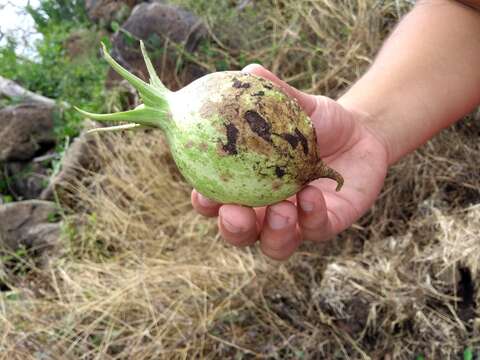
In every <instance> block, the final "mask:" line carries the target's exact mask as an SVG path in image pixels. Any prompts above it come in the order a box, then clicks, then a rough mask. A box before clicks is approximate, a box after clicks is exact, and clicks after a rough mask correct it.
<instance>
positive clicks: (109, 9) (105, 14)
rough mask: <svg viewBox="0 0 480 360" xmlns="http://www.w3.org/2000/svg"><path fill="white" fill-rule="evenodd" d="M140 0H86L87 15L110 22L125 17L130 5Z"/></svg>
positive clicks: (99, 20) (96, 20) (96, 19)
mask: <svg viewBox="0 0 480 360" xmlns="http://www.w3.org/2000/svg"><path fill="white" fill-rule="evenodd" d="M141 1H142V0H86V1H85V8H86V10H87V14H88V17H89V18H90V19H91V20H93V21H95V22H104V23H110V22H111V21H113V20H116V21H119V20H120V21H121V20H122V19H125V18H126V17H127V16H128V14H129V13H130V10H131V9H132V7H134V6H135V5H136V4H138V3H139V2H141Z"/></svg>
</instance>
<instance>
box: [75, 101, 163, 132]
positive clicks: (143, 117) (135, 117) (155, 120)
mask: <svg viewBox="0 0 480 360" xmlns="http://www.w3.org/2000/svg"><path fill="white" fill-rule="evenodd" d="M75 110H77V111H78V112H79V113H81V114H82V115H84V116H86V117H88V118H90V119H93V120H96V121H100V122H112V121H113V122H117V121H124V122H128V123H133V124H136V125H142V126H145V127H156V128H162V129H163V128H164V126H165V125H166V124H165V119H166V118H167V115H168V113H167V111H162V110H156V109H152V108H149V107H144V106H139V107H137V108H135V109H134V110H129V111H122V112H117V113H114V114H94V113H90V112H88V111H84V110H82V109H79V108H77V107H76V106H75Z"/></svg>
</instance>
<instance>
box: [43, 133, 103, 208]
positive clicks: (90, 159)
mask: <svg viewBox="0 0 480 360" xmlns="http://www.w3.org/2000/svg"><path fill="white" fill-rule="evenodd" d="M88 126H89V125H87V127H88ZM97 157H98V156H97V154H96V140H95V136H92V135H86V134H85V133H82V134H80V136H78V137H77V138H76V139H75V140H74V141H73V143H72V144H71V145H70V147H69V148H68V150H67V151H66V153H65V156H64V158H63V160H62V166H61V169H60V171H59V173H58V174H57V175H56V176H55V177H54V178H53V179H52V180H51V182H50V183H49V184H48V186H47V188H46V189H45V190H44V191H43V192H42V194H41V196H40V198H41V199H42V200H53V199H54V198H55V193H57V195H58V198H59V200H61V201H62V203H67V202H68V194H69V193H70V192H71V191H70V190H72V188H71V186H72V185H73V184H74V183H75V181H76V180H78V179H80V178H81V176H82V174H83V173H84V172H85V171H86V170H91V171H94V170H96V169H98V168H99V163H98V161H97Z"/></svg>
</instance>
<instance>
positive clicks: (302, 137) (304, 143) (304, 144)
mask: <svg viewBox="0 0 480 360" xmlns="http://www.w3.org/2000/svg"><path fill="white" fill-rule="evenodd" d="M295 135H296V136H297V139H298V140H299V141H300V143H301V144H302V147H303V152H304V153H305V155H308V141H307V138H306V137H305V135H303V134H302V133H301V132H300V130H298V128H295Z"/></svg>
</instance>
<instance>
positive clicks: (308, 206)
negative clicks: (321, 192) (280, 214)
mask: <svg viewBox="0 0 480 360" xmlns="http://www.w3.org/2000/svg"><path fill="white" fill-rule="evenodd" d="M300 207H301V208H302V210H303V211H305V212H310V211H312V210H313V208H314V207H315V204H314V203H313V202H311V201H300Z"/></svg>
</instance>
